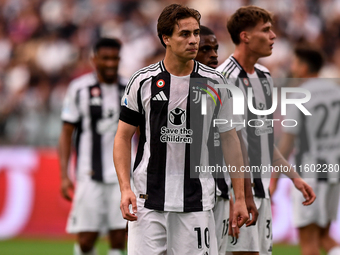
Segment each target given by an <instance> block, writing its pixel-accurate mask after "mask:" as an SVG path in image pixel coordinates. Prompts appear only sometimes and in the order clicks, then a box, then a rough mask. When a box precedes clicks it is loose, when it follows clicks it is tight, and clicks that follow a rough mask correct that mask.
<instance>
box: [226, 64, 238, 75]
mask: <svg viewBox="0 0 340 255" xmlns="http://www.w3.org/2000/svg"><path fill="white" fill-rule="evenodd" d="M236 68H237V66H236V65H234V67H232V70H231V71H230V72H229V70H228V72H227V74H228V75H227V78H229V77H230V75H231V74H232V73H233V72H234V71H235V69H236Z"/></svg>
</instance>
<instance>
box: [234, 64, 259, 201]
mask: <svg viewBox="0 0 340 255" xmlns="http://www.w3.org/2000/svg"><path fill="white" fill-rule="evenodd" d="M238 77H239V78H241V79H237V81H236V83H238V82H240V81H241V82H242V84H243V86H244V90H245V92H246V95H245V98H248V87H249V88H252V85H251V82H250V81H249V79H248V76H247V73H246V72H245V71H244V70H241V72H240V74H239V76H238ZM242 78H247V79H248V83H249V84H248V86H247V85H245V84H244V83H243V81H242V80H243V79H242ZM252 100H253V106H254V107H256V101H255V96H254V93H253V99H252ZM247 109H248V110H247V114H248V115H247V116H248V120H249V119H250V120H251V119H257V115H255V114H254V113H252V112H251V111H250V110H249V107H247ZM255 131H256V128H255V127H251V126H249V125H247V141H248V156H249V165H250V166H258V167H260V166H261V138H260V136H257V135H256V134H255ZM253 182H254V193H255V194H254V195H255V196H256V197H260V198H264V197H265V192H264V188H263V184H262V181H261V173H258V172H256V171H254V173H253Z"/></svg>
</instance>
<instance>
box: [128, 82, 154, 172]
mask: <svg viewBox="0 0 340 255" xmlns="http://www.w3.org/2000/svg"><path fill="white" fill-rule="evenodd" d="M150 79H152V77H150ZM147 80H148V79H144V80H143V81H141V83H140V84H139V89H138V90H137V103H138V111H139V112H140V113H144V110H143V105H142V94H141V89H142V86H143V84H144V83H145V82H146V81H147ZM139 131H140V136H139V142H138V149H137V154H136V159H135V165H134V168H133V170H135V169H136V168H137V167H138V165H139V163H140V162H141V161H142V159H143V155H144V145H145V142H146V135H145V116H144V115H142V114H141V119H140V125H139Z"/></svg>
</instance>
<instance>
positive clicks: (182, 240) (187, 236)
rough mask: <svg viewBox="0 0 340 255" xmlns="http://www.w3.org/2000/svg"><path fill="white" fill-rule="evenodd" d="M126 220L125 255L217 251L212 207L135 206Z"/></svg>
mask: <svg viewBox="0 0 340 255" xmlns="http://www.w3.org/2000/svg"><path fill="white" fill-rule="evenodd" d="M137 216H138V220H137V221H130V222H129V234H128V255H145V254H148V255H161V254H162V255H163V254H167V255H183V254H195V255H206V254H211V255H213V254H217V242H216V236H215V221H214V216H213V212H212V210H209V211H202V212H187V213H182V212H161V211H155V210H150V209H147V208H144V207H138V210H137Z"/></svg>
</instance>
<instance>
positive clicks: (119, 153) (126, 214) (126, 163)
mask: <svg viewBox="0 0 340 255" xmlns="http://www.w3.org/2000/svg"><path fill="white" fill-rule="evenodd" d="M135 131H136V127H135V126H133V125H130V124H127V123H125V122H123V121H119V123H118V129H117V133H116V136H115V141H114V147H113V162H114V164H115V167H116V172H117V177H118V181H119V186H120V192H121V201H120V210H121V211H122V215H123V218H124V219H126V220H130V221H135V220H137V215H136V213H137V203H136V196H135V194H134V193H133V191H132V190H131V185H130V165H131V139H132V136H133V134H134V133H135ZM130 204H131V205H132V211H133V213H131V212H130V210H129V206H130Z"/></svg>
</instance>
